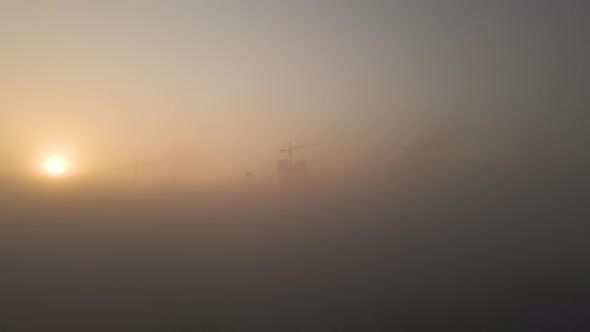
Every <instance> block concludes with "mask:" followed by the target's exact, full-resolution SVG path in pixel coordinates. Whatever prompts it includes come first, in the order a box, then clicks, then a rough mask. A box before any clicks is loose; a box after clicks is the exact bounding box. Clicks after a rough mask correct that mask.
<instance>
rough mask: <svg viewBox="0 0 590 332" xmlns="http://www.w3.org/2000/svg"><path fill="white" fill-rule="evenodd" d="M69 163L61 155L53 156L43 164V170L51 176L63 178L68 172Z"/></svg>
mask: <svg viewBox="0 0 590 332" xmlns="http://www.w3.org/2000/svg"><path fill="white" fill-rule="evenodd" d="M68 166H69V165H68V161H67V160H66V159H65V158H64V157H63V156H60V155H53V156H51V157H49V158H47V159H45V161H44V162H43V169H44V170H45V173H46V174H47V175H49V176H63V175H65V174H66V173H67V172H68V170H69V167H68Z"/></svg>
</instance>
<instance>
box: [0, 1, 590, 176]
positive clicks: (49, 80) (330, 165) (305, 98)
mask: <svg viewBox="0 0 590 332" xmlns="http://www.w3.org/2000/svg"><path fill="white" fill-rule="evenodd" d="M525 3H527V5H525ZM585 7H586V6H585V5H584V4H583V2H576V1H568V2H565V3H554V2H547V1H540V2H530V3H529V2H516V3H512V2H504V1H502V2H490V1H470V2H463V1H443V2H432V1H430V2H428V1H427V2H413V1H399V2H394V1H391V2H389V1H363V2H362V3H359V2H354V1H319V2H315V1H313V2H312V1H254V2H248V3H245V2H236V1H233V2H232V1H229V2H212V1H167V2H162V1H141V2H131V1H129V2H125V1H123V2H112V1H111V2H109V1H100V2H78V1H44V2H28V1H18V2H17V1H2V2H0V42H1V44H2V50H3V51H2V53H3V57H2V62H0V72H2V77H1V78H0V110H1V116H2V119H1V120H2V121H1V122H0V126H1V127H0V129H1V132H2V135H1V136H0V138H1V141H0V157H1V158H2V160H3V167H2V168H1V169H0V172H1V173H2V174H4V175H5V176H14V175H16V174H18V173H20V174H23V173H24V174H28V175H26V176H28V177H30V175H31V174H30V170H31V167H32V166H31V165H33V164H34V163H35V162H37V159H38V158H39V156H42V155H43V154H46V153H51V152H50V151H53V150H66V151H71V154H73V155H75V158H76V159H77V161H78V162H79V163H80V167H82V168H83V169H85V170H86V171H87V173H88V174H89V175H88V176H89V177H93V176H97V177H101V176H102V177H104V176H111V173H113V172H111V170H112V168H113V167H117V166H121V165H126V164H129V163H131V162H132V161H133V158H135V157H136V156H139V157H141V158H144V159H146V160H151V161H157V162H161V163H163V164H164V165H167V166H166V167H164V168H165V169H166V171H162V172H161V173H160V174H159V175H157V176H159V177H162V178H164V177H165V176H166V174H171V173H174V172H175V169H176V172H178V168H181V169H182V168H183V167H184V168H188V166H186V165H188V164H191V165H192V166H191V168H190V173H191V174H192V175H191V176H187V177H186V179H185V180H187V181H188V180H190V179H195V178H198V179H201V180H204V179H218V180H219V179H221V180H223V179H225V180H227V179H236V178H240V177H241V176H243V174H244V173H245V172H247V171H251V172H254V174H257V175H261V176H267V177H270V176H274V173H275V172H276V170H275V169H276V164H275V163H276V160H277V159H278V158H280V154H279V153H278V150H279V149H280V148H282V147H284V146H285V145H286V144H287V143H288V141H289V140H290V139H292V140H293V141H294V142H296V143H300V144H304V143H309V142H316V141H319V142H322V144H323V146H322V147H321V148H318V149H314V150H308V151H305V153H304V156H306V157H307V158H308V159H310V163H311V162H312V163H313V164H312V165H311V166H313V169H314V171H315V172H316V173H318V174H319V175H323V176H329V175H330V174H333V173H338V172H339V171H343V172H344V171H345V170H346V172H345V173H346V174H358V172H361V171H366V169H378V168H380V167H381V168H382V167H383V166H384V165H385V163H386V161H387V160H388V159H389V158H390V155H392V154H394V153H395V146H398V145H408V146H409V145H413V144H415V142H416V141H417V140H419V138H420V137H429V136H433V134H432V132H433V131H435V132H436V131H440V128H443V129H445V130H455V129H454V128H458V130H461V128H462V127H476V128H480V129H482V131H483V132H484V133H486V134H487V135H488V137H487V138H486V139H487V140H488V141H489V140H494V141H496V143H497V144H498V145H509V144H511V143H510V142H511V141H514V142H515V143H516V144H518V142H519V141H520V140H523V139H529V138H530V137H531V136H535V135H537V136H543V135H552V137H560V138H559V139H562V140H564V141H565V142H563V143H564V144H569V145H571V144H580V143H581V141H582V140H583V139H585V138H586V137H587V136H586V135H585V134H584V133H583V132H584V128H585V127H584V125H583V124H582V123H584V124H586V123H587V121H588V120H587V116H586V115H585V114H584V113H585V112H583V109H582V103H583V102H584V101H585V100H587V96H585V92H584V91H585V90H586V88H585V87H587V86H588V85H587V83H588V78H587V76H586V75H585V74H584V73H583V70H581V67H580V65H582V63H584V62H585V61H586V60H585V59H587V56H588V49H587V47H585V46H584V45H585V44H586V43H585V36H584V33H583V31H585V29H584V27H586V26H587V23H586V22H585V21H586V20H585V16H584V14H583V13H584V9H586V8H585ZM449 128H450V129H449ZM566 136H570V137H566ZM483 147H485V145H484V146H482V150H483ZM47 151H49V152H47ZM482 153H483V152H482ZM178 165H185V166H178ZM182 172H185V173H189V171H188V170H182ZM115 174H118V173H116V172H115ZM113 176H116V175H113Z"/></svg>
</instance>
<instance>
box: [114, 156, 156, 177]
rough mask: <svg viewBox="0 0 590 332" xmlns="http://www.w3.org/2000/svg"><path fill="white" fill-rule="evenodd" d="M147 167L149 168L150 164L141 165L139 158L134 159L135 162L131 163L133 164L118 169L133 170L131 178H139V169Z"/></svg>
mask: <svg viewBox="0 0 590 332" xmlns="http://www.w3.org/2000/svg"><path fill="white" fill-rule="evenodd" d="M147 166H150V164H147V163H142V162H140V161H139V158H138V157H135V161H134V162H133V164H131V165H127V166H122V167H119V169H132V170H133V176H134V177H138V176H139V170H140V169H141V168H144V167H147Z"/></svg>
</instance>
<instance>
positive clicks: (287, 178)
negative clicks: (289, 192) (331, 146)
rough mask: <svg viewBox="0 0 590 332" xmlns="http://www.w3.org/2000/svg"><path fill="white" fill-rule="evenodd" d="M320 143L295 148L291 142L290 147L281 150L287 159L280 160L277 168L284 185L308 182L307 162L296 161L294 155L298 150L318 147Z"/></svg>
mask: <svg viewBox="0 0 590 332" xmlns="http://www.w3.org/2000/svg"><path fill="white" fill-rule="evenodd" d="M318 145H320V143H313V144H305V145H299V146H293V143H292V142H291V141H289V147H287V148H285V149H281V150H280V151H281V153H286V154H287V158H285V159H279V161H278V163H277V166H278V171H279V179H280V180H281V182H283V183H292V184H296V183H303V182H305V181H306V180H307V177H308V175H307V162H306V161H305V160H303V159H299V160H294V159H293V153H294V152H295V151H296V150H299V149H304V148H310V147H314V146H318Z"/></svg>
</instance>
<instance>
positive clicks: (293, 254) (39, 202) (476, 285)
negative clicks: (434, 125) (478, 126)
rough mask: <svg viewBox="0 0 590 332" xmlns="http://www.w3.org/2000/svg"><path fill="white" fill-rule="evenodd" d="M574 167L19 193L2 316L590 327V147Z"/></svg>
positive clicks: (29, 324) (3, 264)
mask: <svg viewBox="0 0 590 332" xmlns="http://www.w3.org/2000/svg"><path fill="white" fill-rule="evenodd" d="M532 165H536V166H534V167H533V166H532ZM560 165H561V164H560V163H558V162H540V163H536V162H535V163H523V164H518V163H514V164H510V165H502V164H499V165H486V166H485V167H459V168H458V169H457V168H452V167H451V168H447V169H446V170H445V169H444V168H428V167H422V168H420V167H415V165H414V166H407V165H405V166H404V165H401V166H399V167H398V168H397V170H395V171H393V172H392V173H391V174H389V175H388V176H386V177H383V178H382V179H379V181H375V182H378V185H376V184H373V185H368V184H367V185H365V186H355V187H353V186H344V185H342V186H340V187H338V188H336V187H334V188H333V189H330V188H322V189H321V190H320V189H318V188H317V186H316V187H315V188H310V189H307V190H303V191H302V190H299V191H291V192H288V191H284V190H279V189H278V188H254V187H248V186H245V187H240V188H233V189H224V190H219V191H215V192H213V191H206V190H197V189H189V188H185V189H174V190H173V189H168V190H160V191H158V190H155V189H154V190H149V189H146V190H142V191H133V190H127V191H119V192H109V191H108V190H93V189H92V188H90V187H89V188H86V189H80V188H77V189H71V188H70V189H60V190H46V191H40V190H34V188H23V189H20V190H12V191H10V192H8V191H5V192H2V197H1V198H2V200H1V203H0V204H1V209H2V210H1V214H0V219H1V232H0V247H1V250H0V278H1V283H0V331H8V332H10V331H88V332H90V331H306V332H308V331H402V332H404V331H590V266H589V263H588V262H589V261H590V260H589V258H590V251H589V250H590V244H589V241H588V234H589V231H590V226H589V222H590V218H589V214H590V213H589V208H588V197H589V196H588V186H587V184H588V181H587V179H588V178H587V169H588V168H587V166H588V163H586V162H582V161H579V162H575V163H571V162H570V163H568V165H569V166H567V167H565V166H563V167H562V166H560ZM449 169H454V170H453V171H449ZM508 170H509V171H508ZM375 182H373V183H375Z"/></svg>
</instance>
